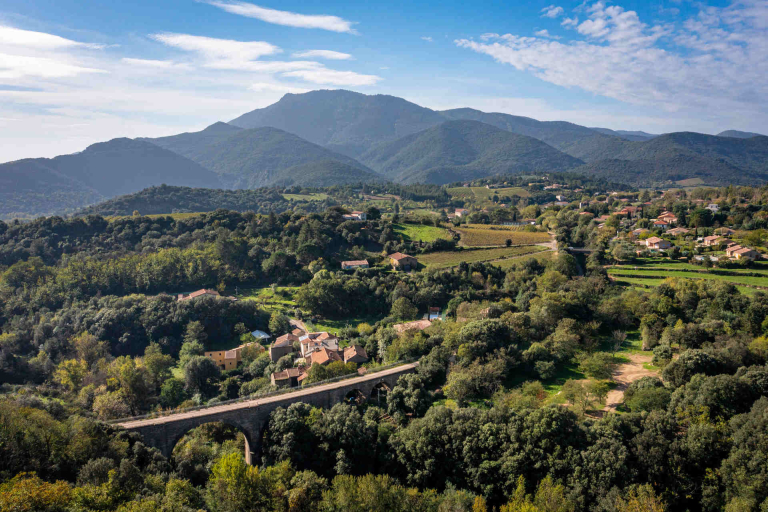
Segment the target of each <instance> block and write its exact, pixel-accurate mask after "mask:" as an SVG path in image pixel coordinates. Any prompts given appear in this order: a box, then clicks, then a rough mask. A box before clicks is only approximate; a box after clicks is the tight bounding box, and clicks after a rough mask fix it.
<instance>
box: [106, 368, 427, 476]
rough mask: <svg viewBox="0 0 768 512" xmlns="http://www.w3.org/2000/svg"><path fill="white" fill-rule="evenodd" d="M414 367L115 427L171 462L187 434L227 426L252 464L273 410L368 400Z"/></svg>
mask: <svg viewBox="0 0 768 512" xmlns="http://www.w3.org/2000/svg"><path fill="white" fill-rule="evenodd" d="M417 365H418V363H411V364H406V365H402V366H397V367H395V368H390V369H388V370H384V371H381V372H377V373H373V374H371V375H363V376H361V377H354V378H350V379H346V380H341V381H339V382H333V383H330V384H323V385H319V386H316V387H311V388H307V389H297V390H296V391H294V392H291V393H285V394H281V395H275V396H270V397H265V398H257V399H254V400H247V401H243V402H237V403H234V404H223V405H220V406H213V407H208V408H205V409H199V410H195V411H187V412H179V413H176V414H169V415H166V416H159V417H156V418H146V419H140V420H127V421H124V422H120V421H118V422H116V425H119V426H121V427H123V428H125V429H126V430H130V431H133V432H138V433H140V434H141V435H142V436H143V437H144V442H145V443H146V444H147V445H149V446H152V447H155V448H157V449H158V450H160V452H161V453H162V454H163V455H165V456H166V457H168V458H170V457H171V454H172V453H173V448H174V446H176V443H177V442H178V441H179V440H180V439H181V438H182V437H183V436H184V434H186V433H187V432H189V431H190V430H192V429H194V428H196V427H199V426H200V425H203V424H205V423H212V422H222V423H226V424H228V425H232V426H234V427H236V428H238V429H239V430H240V431H241V432H243V434H244V435H245V439H246V447H245V459H246V461H247V462H248V463H249V464H251V463H252V462H255V461H257V460H258V457H259V456H260V454H261V437H262V433H263V431H264V429H265V428H266V426H267V423H268V422H269V415H270V414H271V413H272V411H274V410H275V409H277V408H279V407H287V406H289V405H291V404H292V403H296V402H304V403H307V404H310V405H312V406H314V407H321V408H325V409H328V408H330V407H332V406H333V405H334V404H337V403H339V402H342V401H344V399H345V397H346V396H347V394H348V393H352V392H355V391H360V392H361V393H362V394H364V395H365V396H366V397H370V396H371V394H372V393H373V391H374V389H376V388H377V386H380V385H382V384H383V385H384V386H386V387H388V388H389V389H391V388H392V387H394V385H395V383H396V382H397V379H398V378H399V377H400V376H401V375H405V374H407V373H412V372H414V371H415V369H416V366H417ZM374 398H375V396H374Z"/></svg>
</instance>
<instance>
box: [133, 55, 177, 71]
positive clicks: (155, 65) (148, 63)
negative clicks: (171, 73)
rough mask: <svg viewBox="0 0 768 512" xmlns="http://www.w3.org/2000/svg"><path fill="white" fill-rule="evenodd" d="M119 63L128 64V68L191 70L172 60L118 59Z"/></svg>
mask: <svg viewBox="0 0 768 512" xmlns="http://www.w3.org/2000/svg"><path fill="white" fill-rule="evenodd" d="M120 61H121V62H123V63H124V64H128V65H129V66H138V67H143V68H152V69H178V68H187V69H191V67H190V66H188V65H187V64H178V63H176V62H173V61H172V60H152V59H132V58H129V57H124V58H122V59H120Z"/></svg>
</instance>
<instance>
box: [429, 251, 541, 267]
mask: <svg viewBox="0 0 768 512" xmlns="http://www.w3.org/2000/svg"><path fill="white" fill-rule="evenodd" d="M545 250H546V249H545V248H544V247H539V246H536V245H531V246H528V247H499V248H495V249H478V250H473V251H450V252H433V253H431V254H424V255H422V256H419V263H421V264H422V265H424V266H426V267H427V268H430V269H432V268H448V267H455V266H458V265H459V264H460V263H462V262H467V263H476V262H480V261H494V260H500V259H502V258H516V257H520V256H524V255H527V254H536V253H538V252H542V251H545ZM503 261H506V260H503ZM494 264H495V263H494Z"/></svg>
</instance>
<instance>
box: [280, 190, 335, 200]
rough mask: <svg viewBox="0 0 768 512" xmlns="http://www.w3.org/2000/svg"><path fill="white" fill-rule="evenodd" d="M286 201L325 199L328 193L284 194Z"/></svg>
mask: <svg viewBox="0 0 768 512" xmlns="http://www.w3.org/2000/svg"><path fill="white" fill-rule="evenodd" d="M283 197H284V198H285V200H286V201H325V200H326V199H328V194H324V193H322V192H316V193H315V192H313V193H311V194H283Z"/></svg>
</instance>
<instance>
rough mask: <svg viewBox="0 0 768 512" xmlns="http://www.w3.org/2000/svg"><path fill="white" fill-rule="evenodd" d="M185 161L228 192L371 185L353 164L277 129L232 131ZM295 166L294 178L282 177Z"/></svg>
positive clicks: (368, 172)
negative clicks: (287, 186)
mask: <svg viewBox="0 0 768 512" xmlns="http://www.w3.org/2000/svg"><path fill="white" fill-rule="evenodd" d="M188 155H189V157H190V158H192V159H194V160H195V161H196V162H197V163H199V164H200V165H202V166H204V167H206V168H207V169H210V170H212V171H214V172H216V173H217V174H218V175H219V176H221V180H222V181H223V182H224V184H225V185H226V186H227V187H231V188H258V187H264V186H270V185H273V184H276V183H281V184H286V183H288V182H290V183H291V184H296V185H307V186H320V185H335V184H340V183H349V182H350V181H364V180H370V179H377V176H376V175H375V173H374V172H373V171H371V170H370V169H368V168H367V167H365V166H364V165H362V164H361V163H359V162H357V161H356V160H354V159H352V158H350V157H348V156H345V155H341V154H338V153H334V152H333V151H331V150H329V149H326V148H324V147H322V146H318V145H317V144H313V143H311V142H308V141H306V140H304V139H302V138H301V137H298V136H296V135H293V134H291V133H288V132H285V131H283V130H279V129H277V128H254V129H251V130H239V129H238V130H237V131H236V132H234V133H233V134H230V135H229V136H228V137H223V138H217V139H216V140H215V141H213V142H211V143H208V144H205V145H203V144H201V145H200V146H199V147H197V148H196V149H195V151H194V152H189V153H188ZM298 166H301V170H300V172H297V171H296V170H290V171H288V170H289V169H293V168H296V167H298ZM285 173H287V174H285ZM334 177H335V179H334Z"/></svg>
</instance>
